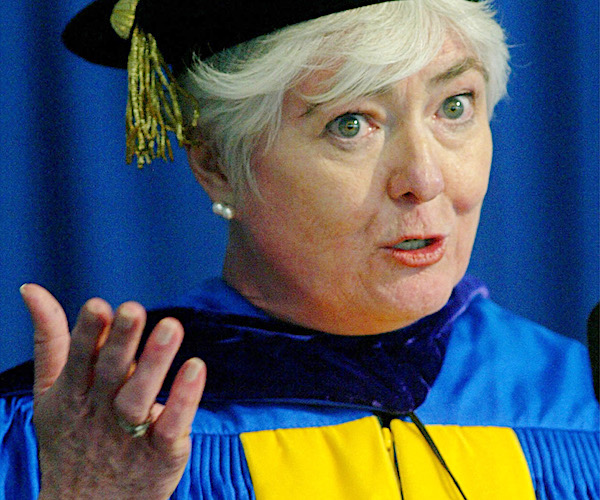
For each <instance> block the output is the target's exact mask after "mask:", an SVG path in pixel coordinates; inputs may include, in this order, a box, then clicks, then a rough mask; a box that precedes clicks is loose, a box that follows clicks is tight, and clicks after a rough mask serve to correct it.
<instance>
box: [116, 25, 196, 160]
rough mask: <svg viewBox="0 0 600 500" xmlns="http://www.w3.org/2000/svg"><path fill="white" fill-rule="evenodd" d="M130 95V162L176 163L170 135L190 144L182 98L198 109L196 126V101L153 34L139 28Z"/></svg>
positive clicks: (130, 67)
mask: <svg viewBox="0 0 600 500" xmlns="http://www.w3.org/2000/svg"><path fill="white" fill-rule="evenodd" d="M127 70H128V75H129V95H128V99H127V112H126V127H127V142H126V146H127V148H126V159H127V163H131V162H132V160H133V156H134V155H136V156H137V163H138V167H139V168H141V167H143V166H144V165H145V164H149V163H150V162H151V161H152V160H154V159H156V158H162V159H163V160H167V155H168V159H170V160H171V161H172V160H173V150H172V147H171V141H170V140H169V136H168V134H167V132H173V133H175V136H176V137H177V141H178V143H179V145H180V146H182V145H184V144H190V141H189V140H188V138H187V137H186V133H185V132H186V131H185V130H184V126H183V114H182V112H181V106H180V101H181V99H188V100H189V101H190V102H191V103H192V105H193V108H194V111H193V113H194V115H193V120H192V124H191V126H192V127H195V126H196V123H197V118H198V106H197V103H196V100H195V99H194V98H193V96H191V95H190V94H189V93H188V92H187V91H185V90H184V89H183V88H182V87H181V86H180V85H179V84H178V83H177V81H176V80H175V78H174V77H173V75H172V73H171V71H170V70H169V68H168V66H167V64H166V63H165V61H164V59H163V57H162V55H161V54H160V52H159V50H158V47H157V45H156V40H155V39H154V37H153V36H152V35H151V34H146V33H144V32H143V31H142V30H141V29H140V28H139V27H137V26H136V27H135V28H134V30H133V34H132V36H131V52H130V53H129V61H128V65H127Z"/></svg>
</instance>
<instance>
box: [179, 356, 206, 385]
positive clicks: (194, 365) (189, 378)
mask: <svg viewBox="0 0 600 500" xmlns="http://www.w3.org/2000/svg"><path fill="white" fill-rule="evenodd" d="M203 367H204V361H202V360H201V359H198V358H194V359H191V360H190V361H189V362H188V365H187V366H186V368H185V373H184V374H183V379H184V380H185V381H186V382H193V381H194V380H196V378H198V374H199V373H200V370H201V369H202V368H203Z"/></svg>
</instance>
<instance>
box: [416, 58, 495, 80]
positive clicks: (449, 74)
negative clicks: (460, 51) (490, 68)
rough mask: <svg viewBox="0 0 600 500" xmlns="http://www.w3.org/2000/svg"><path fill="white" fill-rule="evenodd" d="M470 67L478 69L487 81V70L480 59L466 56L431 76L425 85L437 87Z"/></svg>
mask: <svg viewBox="0 0 600 500" xmlns="http://www.w3.org/2000/svg"><path fill="white" fill-rule="evenodd" d="M470 69H474V70H477V71H479V72H480V73H481V74H482V75H483V78H484V79H485V81H486V82H487V81H489V74H488V72H487V70H486V69H485V68H484V67H483V65H482V64H481V61H479V60H478V59H476V58H474V57H467V58H465V59H463V60H461V61H459V62H458V63H456V64H454V65H453V66H451V67H450V68H448V69H447V70H446V71H444V72H443V73H440V74H438V75H436V76H434V77H433V78H431V80H429V82H428V85H427V86H428V87H437V86H439V85H443V84H444V83H446V82H448V81H450V80H454V79H455V78H458V77H459V76H460V75H462V74H463V73H466V72H467V71H469V70H470Z"/></svg>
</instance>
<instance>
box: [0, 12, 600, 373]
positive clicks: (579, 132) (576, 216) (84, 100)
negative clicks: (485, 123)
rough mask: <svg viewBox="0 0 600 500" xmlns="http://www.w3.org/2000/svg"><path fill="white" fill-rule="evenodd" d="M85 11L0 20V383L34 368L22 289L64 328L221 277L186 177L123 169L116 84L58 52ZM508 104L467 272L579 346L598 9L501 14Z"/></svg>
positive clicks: (593, 285) (199, 203)
mask: <svg viewBox="0 0 600 500" xmlns="http://www.w3.org/2000/svg"><path fill="white" fill-rule="evenodd" d="M86 3H87V0H68V1H65V0H63V1H58V0H44V1H43V2H23V1H21V0H4V2H3V6H2V14H1V18H0V23H1V25H0V61H1V64H0V68H1V69H0V71H1V72H2V75H1V80H0V81H1V86H2V87H1V89H0V110H1V122H0V144H1V153H2V154H1V155H0V162H1V166H0V172H1V182H0V214H1V215H0V369H5V368H8V367H10V366H12V365H15V364H17V363H19V362H21V361H23V360H25V359H27V358H29V357H30V356H31V354H32V334H31V327H30V323H29V319H28V316H27V314H26V311H25V308H24V306H23V305H22V303H21V301H20V296H19V293H18V288H19V286H20V285H21V284H22V283H24V282H37V283H41V284H43V285H44V286H46V287H48V288H49V289H50V290H51V291H52V292H53V293H54V294H55V295H56V296H57V297H58V299H59V300H60V301H61V302H62V303H63V304H64V305H65V307H66V310H67V312H68V315H69V318H70V319H71V320H72V321H74V319H75V316H76V312H77V310H78V308H79V306H80V305H81V304H82V303H83V302H84V301H85V300H86V299H87V298H89V297H91V296H102V297H104V298H106V299H107V300H108V301H109V302H111V303H112V304H113V305H118V304H119V303H120V302H122V301H125V300H128V299H135V300H139V301H140V302H142V303H143V304H145V305H147V306H153V305H157V304H160V302H161V301H163V300H165V298H168V297H172V296H174V295H177V294H178V293H181V292H182V291H185V290H187V289H189V288H190V287H192V286H194V285H196V284H198V283H199V282H200V281H201V280H203V279H204V278H205V277H207V276H211V275H215V274H218V273H219V271H220V264H221V258H222V253H223V249H224V242H225V230H226V226H225V223H223V222H221V221H220V220H218V219H217V218H216V217H214V216H212V215H211V212H210V205H209V203H208V200H207V197H206V196H205V195H204V194H203V192H202V191H201V189H200V188H199V187H198V186H197V185H196V183H195V181H194V179H193V177H192V175H191V173H190V172H189V171H188V168H187V164H186V160H185V155H183V154H182V153H181V152H177V154H176V162H175V164H173V165H167V164H162V163H158V164H156V165H155V166H152V167H151V168H147V169H144V170H142V171H138V170H137V169H136V168H135V167H134V166H128V165H126V164H125V163H124V161H123V156H124V153H123V144H124V140H123V137H124V125H123V109H124V98H125V97H124V96H125V92H126V88H125V75H124V73H123V72H121V71H118V70H112V69H107V68H102V67H96V66H94V65H91V64H89V63H86V62H84V61H82V60H80V59H78V58H77V57H75V56H73V55H72V54H70V53H68V52H67V51H66V50H65V49H64V48H63V47H62V46H61V43H60V33H61V30H62V28H63V27H64V25H65V23H66V22H67V21H68V19H69V18H70V17H71V16H72V15H74V14H75V13H76V12H77V11H78V10H79V9H80V8H82V7H83V6H84V5H85V4H86ZM497 6H498V10H499V12H500V19H501V22H502V24H503V25H504V26H505V28H506V29H507V31H508V35H509V41H510V44H511V45H512V46H513V48H512V67H513V75H512V79H511V83H510V87H509V89H510V97H509V98H508V99H507V100H505V101H504V102H503V103H501V104H500V105H499V107H498V109H497V113H496V116H495V118H494V121H493V130H494V134H495V135H494V138H495V157H494V166H493V173H492V177H491V183H490V191H489V195H488V198H487V201H486V205H485V208H484V211H483V216H482V222H481V229H480V232H479V236H478V240H477V243H476V247H475V250H474V255H473V260H472V265H471V268H470V272H471V273H473V274H475V275H477V276H479V277H481V278H482V279H484V280H485V281H486V282H487V283H488V285H489V287H490V288H491V291H492V295H493V297H494V298H495V299H496V300H497V301H498V302H500V303H501V304H503V305H505V306H507V307H509V308H510V309H512V310H514V311H516V312H518V313H520V314H522V315H524V316H526V317H529V318H531V319H533V320H535V321H537V322H540V323H542V324H544V325H546V326H548V327H550V328H552V329H554V330H557V331H559V332H561V333H563V334H565V335H568V336H571V337H575V338H578V339H580V340H581V341H583V342H585V322H586V318H587V315H588V313H589V311H590V310H591V308H592V307H593V305H594V303H595V302H596V301H598V295H599V289H598V287H599V284H598V276H599V269H598V266H599V255H598V254H599V251H598V250H599V236H598V233H599V200H598V191H599V189H598V188H599V179H598V170H599V168H598V167H599V145H598V142H599V140H598V137H599V132H598V118H599V116H598V109H599V106H598V74H599V71H598V48H599V40H598V10H599V7H598V2H597V0H579V1H573V0H536V1H535V2H531V1H527V0H499V1H498V2H497Z"/></svg>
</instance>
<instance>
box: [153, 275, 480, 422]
mask: <svg viewBox="0 0 600 500" xmlns="http://www.w3.org/2000/svg"><path fill="white" fill-rule="evenodd" d="M487 295H488V292H487V289H486V288H485V287H484V286H483V285H482V284H481V283H480V282H479V281H477V280H476V279H474V278H471V277H466V278H464V279H463V280H462V281H461V282H460V283H459V284H458V286H457V287H456V288H455V289H454V291H453V293H452V296H451V298H450V300H449V301H448V303H447V305H446V306H445V307H444V308H443V309H442V310H441V311H439V312H438V313H436V314H433V315H431V316H428V317H426V318H423V319H422V320H420V321H418V322H417V323H415V324H413V325H410V326H408V327H406V328H403V329H401V330H397V331H394V332H390V333H385V334H381V335H369V336H359V337H344V336H338V335H329V334H325V333H322V332H317V331H312V330H307V329H305V328H301V327H298V326H295V325H290V324H287V323H284V322H281V321H278V320H274V319H269V318H261V317H249V316H241V315H235V314H223V313H216V312H214V311H203V310H194V309H191V308H170V309H161V310H157V311H153V312H151V313H150V314H149V318H148V328H147V331H150V329H151V328H152V326H153V325H154V324H156V323H157V322H158V321H159V320H160V319H161V318H163V317H166V316H174V317H177V318H179V319H180V320H181V322H182V323H183V326H184V328H185V331H186V336H185V340H184V344H183V346H182V348H181V350H180V352H179V353H178V355H177V357H176V360H175V362H174V367H173V370H172V373H170V374H169V376H168V378H167V382H166V383H165V387H164V390H165V391H168V388H169V386H170V383H171V382H172V379H173V375H174V373H175V371H176V370H177V369H178V367H179V366H181V364H182V363H183V362H184V361H185V360H186V359H188V358H189V357H192V356H199V357H201V358H202V359H204V361H205V362H206V364H207V366H208V379H207V386H206V390H205V393H204V398H203V401H211V402H216V401H235V402H269V401H271V402H275V401H277V402H288V403H296V402H303V403H315V404H331V405H341V406H353V407H363V408H365V409H367V408H368V409H371V410H374V411H381V412H388V413H394V414H404V413H407V412H411V411H414V410H415V409H416V408H418V407H419V406H420V405H421V404H422V403H423V401H425V398H426V397H427V394H428V393H429V390H430V388H431V386H432V385H433V383H434V381H435V379H436V378H437V376H438V374H439V372H440V370H441V367H442V363H443V361H444V356H445V353H446V347H447V345H448V340H449V337H450V332H451V330H452V325H453V323H454V321H455V320H456V318H457V317H458V316H460V315H461V314H462V313H463V312H464V311H465V310H466V309H467V307H468V306H469V304H470V303H471V302H472V301H473V300H474V299H475V298H476V297H478V296H484V297H485V296H487Z"/></svg>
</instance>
